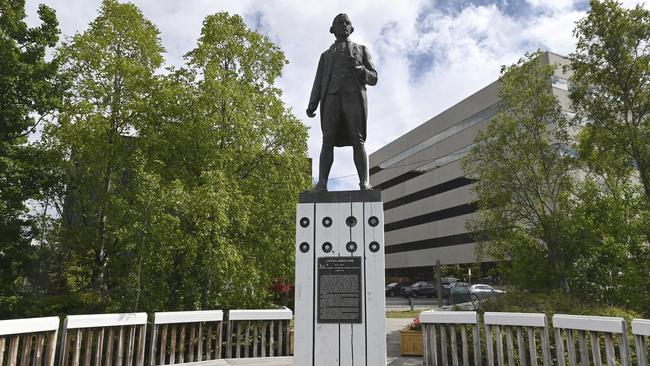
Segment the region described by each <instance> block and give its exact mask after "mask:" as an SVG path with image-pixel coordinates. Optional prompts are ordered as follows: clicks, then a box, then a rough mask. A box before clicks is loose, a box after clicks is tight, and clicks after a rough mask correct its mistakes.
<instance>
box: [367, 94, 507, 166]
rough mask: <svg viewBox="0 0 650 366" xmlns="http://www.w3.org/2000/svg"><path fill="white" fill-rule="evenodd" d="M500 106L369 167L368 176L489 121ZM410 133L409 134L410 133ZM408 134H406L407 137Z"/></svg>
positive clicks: (472, 116) (490, 107)
mask: <svg viewBox="0 0 650 366" xmlns="http://www.w3.org/2000/svg"><path fill="white" fill-rule="evenodd" d="M500 106H501V102H497V103H495V104H492V105H490V106H488V107H487V108H485V109H483V110H481V111H479V112H478V113H476V114H473V115H471V116H469V117H467V118H465V119H463V120H462V121H459V122H458V123H456V124H454V125H452V126H450V127H448V128H446V129H445V130H443V131H440V132H438V133H437V134H435V135H433V136H431V137H429V138H428V139H426V140H424V141H422V142H420V143H417V144H415V145H413V146H411V147H409V148H407V149H406V150H404V151H402V152H400V153H398V154H397V155H395V156H393V157H391V158H389V159H387V160H385V161H383V162H381V163H379V164H378V165H377V166H374V167H371V168H370V175H372V174H375V173H377V172H379V171H381V170H383V169H386V168H390V167H391V166H393V165H394V164H396V163H398V162H400V161H403V160H405V159H407V158H408V157H410V156H413V155H415V154H417V153H419V152H422V151H424V150H426V149H428V148H429V147H431V146H433V145H435V144H437V143H439V142H440V141H444V140H446V139H448V138H450V137H452V136H455V135H457V134H459V133H460V132H462V131H465V130H467V129H468V128H470V127H472V126H476V125H478V124H480V123H481V122H485V121H487V120H489V119H490V118H492V117H494V116H495V115H496V114H497V112H498V111H499V108H500ZM434 118H435V117H434ZM430 121H431V120H430ZM426 123H429V122H425V124H426ZM411 132H413V131H411ZM411 132H409V133H411ZM409 133H407V135H408V134H409ZM404 136H406V135H404ZM389 145H390V144H389Z"/></svg>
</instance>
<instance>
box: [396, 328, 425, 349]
mask: <svg viewBox="0 0 650 366" xmlns="http://www.w3.org/2000/svg"><path fill="white" fill-rule="evenodd" d="M399 351H400V352H399V353H400V355H402V356H422V331H421V330H410V329H408V328H404V329H402V330H400V331H399Z"/></svg>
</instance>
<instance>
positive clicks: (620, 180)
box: [570, 0, 650, 314]
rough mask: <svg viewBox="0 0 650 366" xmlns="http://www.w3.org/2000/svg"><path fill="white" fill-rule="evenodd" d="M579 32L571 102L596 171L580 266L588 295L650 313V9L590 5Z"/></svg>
mask: <svg viewBox="0 0 650 366" xmlns="http://www.w3.org/2000/svg"><path fill="white" fill-rule="evenodd" d="M590 7H591V8H590V10H589V12H588V14H587V16H586V17H585V18H583V19H582V20H580V21H579V22H578V24H577V26H576V28H575V30H574V34H575V36H576V38H577V40H578V42H577V45H576V52H575V53H573V54H571V56H570V58H571V61H572V64H571V70H572V71H573V77H572V78H571V85H572V89H571V99H572V105H573V109H574V110H575V111H576V112H577V113H578V115H579V117H580V118H579V119H578V120H577V121H579V122H580V123H579V127H580V129H581V131H580V133H579V135H578V151H579V156H580V159H581V160H582V161H584V162H585V165H586V166H587V167H588V172H589V174H588V175H587V180H586V182H585V185H584V186H583V189H582V190H581V196H582V197H581V201H582V206H583V207H581V208H580V212H581V215H582V216H583V217H584V218H586V220H587V224H588V225H590V227H591V228H592V234H593V237H592V238H591V240H592V242H593V243H594V245H593V247H592V250H591V251H590V255H589V256H588V257H587V259H586V260H585V262H583V263H581V264H580V266H579V268H580V269H579V272H581V276H582V280H581V281H580V280H578V282H580V283H581V284H582V287H583V288H582V289H581V291H582V292H583V294H584V296H585V297H592V298H596V300H599V301H604V302H608V303H616V304H620V305H624V306H628V307H633V308H635V309H637V310H641V311H644V312H645V313H646V314H648V313H650V308H649V307H648V305H647V304H648V298H647V295H646V294H648V291H649V290H650V287H649V286H650V285H649V283H650V272H648V270H647V263H648V261H649V260H650V246H649V245H648V241H649V240H650V144H649V142H650V118H649V113H650V85H649V81H650V49H649V48H648V42H649V41H650V11H648V10H647V9H644V8H643V7H642V6H641V5H638V6H636V7H635V8H633V9H625V8H623V7H622V6H621V4H620V3H618V2H616V1H610V0H605V1H601V0H592V1H590Z"/></svg>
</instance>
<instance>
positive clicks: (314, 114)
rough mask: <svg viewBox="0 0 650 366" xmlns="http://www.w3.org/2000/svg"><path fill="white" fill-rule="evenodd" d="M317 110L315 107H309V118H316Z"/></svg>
mask: <svg viewBox="0 0 650 366" xmlns="http://www.w3.org/2000/svg"><path fill="white" fill-rule="evenodd" d="M315 112H316V110H315V109H309V108H307V117H309V118H314V117H316V113H315Z"/></svg>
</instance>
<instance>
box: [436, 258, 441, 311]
mask: <svg viewBox="0 0 650 366" xmlns="http://www.w3.org/2000/svg"><path fill="white" fill-rule="evenodd" d="M440 272H441V270H440V259H437V260H436V282H437V286H438V288H437V291H436V292H437V293H438V307H442V280H441V278H440Z"/></svg>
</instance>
